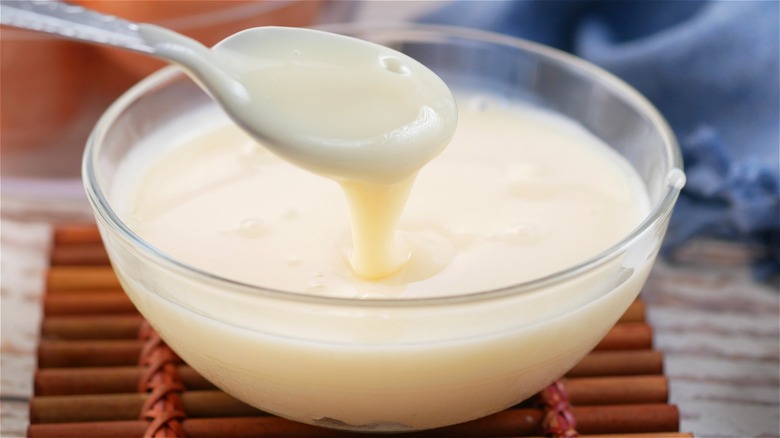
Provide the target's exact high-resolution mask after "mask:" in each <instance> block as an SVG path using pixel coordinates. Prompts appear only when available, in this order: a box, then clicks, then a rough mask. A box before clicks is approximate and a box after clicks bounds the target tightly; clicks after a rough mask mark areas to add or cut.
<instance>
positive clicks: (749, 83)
mask: <svg viewBox="0 0 780 438" xmlns="http://www.w3.org/2000/svg"><path fill="white" fill-rule="evenodd" d="M421 21H424V22H430V23H439V24H449V25H458V26H465V27H474V28H479V29H484V30H490V31H494V32H500V33H505V34H509V35H514V36H518V37H521V38H525V39H528V40H532V41H536V42H540V43H543V44H546V45H549V46H553V47H556V48H559V49H562V50H565V51H568V52H570V53H574V54H576V55H578V56H580V57H582V58H584V59H587V60H589V61H591V62H593V63H594V64H597V65H599V66H601V67H604V68H605V69H607V70H609V71H611V72H612V73H614V74H616V75H617V76H619V77H621V78H622V79H624V80H625V81H626V82H628V83H630V84H632V85H633V86H634V87H635V88H637V89H638V90H639V91H640V92H642V93H643V94H644V95H645V96H647V97H648V98H649V99H650V101H651V102H653V104H654V105H655V106H656V107H657V108H658V109H659V110H660V111H661V113H662V114H663V115H664V116H665V118H666V119H667V120H668V122H669V124H670V125H671V127H672V129H673V130H674V131H675V134H676V135H677V138H678V141H679V142H680V146H681V148H682V151H683V157H684V159H685V171H686V175H687V184H686V186H685V188H684V190H683V192H682V194H681V197H680V200H679V203H678V204H677V206H676V208H675V212H674V214H673V216H672V220H671V223H670V227H669V233H668V235H667V239H666V242H665V253H666V254H667V255H673V254H674V251H675V250H676V249H678V248H679V247H681V246H682V245H684V244H685V243H686V242H687V241H689V240H690V239H692V238H695V237H700V236H711V237H716V238H724V239H732V240H742V241H749V242H751V243H753V244H758V245H761V246H763V247H765V249H766V251H764V254H765V256H763V257H761V259H760V260H757V261H756V269H755V273H756V276H757V277H759V278H761V279H769V278H772V277H774V276H776V275H777V274H778V273H779V272H780V201H779V200H780V90H779V89H778V88H779V86H780V59H779V58H780V31H779V30H778V29H779V28H780V2H778V1H777V0H767V1H698V0H689V1H669V0H667V1H662V0H655V1H649V0H634V1H631V0H623V1H618V0H613V1H592V0H580V1H571V0H569V1H566V0H559V1H551V0H526V1H456V2H454V3H452V4H448V5H447V6H444V7H442V8H440V9H438V10H436V11H434V12H433V13H432V14H431V15H429V16H426V17H423V19H422V20H421Z"/></svg>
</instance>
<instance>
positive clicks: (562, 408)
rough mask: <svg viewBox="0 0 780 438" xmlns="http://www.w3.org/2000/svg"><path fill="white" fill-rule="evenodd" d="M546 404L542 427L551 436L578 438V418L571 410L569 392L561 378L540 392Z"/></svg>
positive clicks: (541, 399)
mask: <svg viewBox="0 0 780 438" xmlns="http://www.w3.org/2000/svg"><path fill="white" fill-rule="evenodd" d="M539 400H540V401H541V403H542V405H543V406H544V418H543V419H542V429H543V431H544V434H545V435H546V436H548V437H551V438H577V437H579V436H580V434H579V433H578V432H577V419H576V418H574V414H572V412H571V405H570V404H569V393H568V392H567V391H566V386H564V384H563V382H562V381H561V380H556V381H555V382H553V383H552V384H550V386H548V387H546V388H544V389H543V390H542V391H541V392H540V393H539Z"/></svg>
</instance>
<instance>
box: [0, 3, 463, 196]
mask: <svg viewBox="0 0 780 438" xmlns="http://www.w3.org/2000/svg"><path fill="white" fill-rule="evenodd" d="M0 23H2V24H3V25H7V26H13V27H19V28H23V29H28V30H34V31H38V32H43V33H48V34H53V35H58V36H62V37H65V38H70V39H75V40H80V41H84V42H89V43H97V44H102V45H109V46H114V47H119V48H123V49H127V50H131V51H134V52H140V53H144V54H147V55H151V56H155V57H158V58H161V59H164V60H167V61H169V62H172V63H175V64H178V65H180V66H181V67H183V68H184V70H185V71H186V72H187V73H188V74H189V75H190V76H191V77H192V78H193V79H194V80H195V81H196V82H198V84H199V85H200V86H201V87H202V88H203V89H204V90H206V91H207V92H208V93H209V94H210V95H211V96H212V97H213V98H214V99H215V100H216V101H217V102H218V103H219V104H220V105H221V106H222V107H223V109H224V110H225V111H226V113H227V114H228V116H230V117H231V118H232V119H233V120H234V121H235V122H236V123H237V124H238V125H239V126H241V127H242V128H243V129H244V130H246V131H247V132H248V133H249V134H250V135H252V136H253V137H254V138H256V139H257V140H259V141H261V142H263V143H264V145H265V146H266V147H268V148H269V149H270V150H272V151H273V152H275V153H276V154H277V155H280V156H281V157H282V158H284V159H287V160H288V161H291V162H293V163H295V164H297V165H299V166H301V167H304V168H307V169H309V170H311V171H314V172H316V173H320V174H324V175H325V176H329V177H343V178H350V179H357V180H376V181H379V182H385V180H387V181H390V180H399V179H401V178H404V177H408V176H409V175H413V174H414V173H415V172H416V171H417V170H419V168H420V167H422V165H423V164H425V163H426V162H427V161H428V160H430V159H431V158H433V157H434V156H435V155H437V154H438V153H439V152H440V151H441V150H442V149H443V148H444V146H446V144H447V142H448V141H449V139H450V137H451V136H452V134H453V132H454V128H455V121H456V119H457V110H456V106H455V102H454V99H453V98H452V94H451V93H450V92H449V89H448V88H447V87H446V85H445V84H444V83H443V82H442V81H441V80H440V79H439V78H438V77H437V76H436V75H435V74H434V73H433V72H431V71H430V70H428V69H427V68H426V67H424V66H423V65H422V64H420V63H418V62H417V61H415V60H413V59H412V58H410V57H408V56H406V55H404V54H402V53H399V52H396V51H394V50H391V49H388V48H386V47H383V46H380V45H377V44H373V43H369V42H367V41H363V40H359V39H356V38H350V37H346V36H342V35H335V34H330V33H326V32H320V31H315V30H311V29H300V28H283V27H259V28H254V29H247V30H245V31H242V32H239V33H237V34H234V35H232V36H230V37H228V38H226V39H225V40H223V41H222V42H220V43H219V44H217V45H216V46H215V47H214V48H212V49H209V48H207V47H206V46H204V45H202V44H200V43H199V42H197V41H195V40H193V39H191V38H189V37H186V36H184V35H181V34H178V33H176V32H173V31H171V30H168V29H164V28H162V27H159V26H155V25H151V24H144V23H133V22H130V21H127V20H124V19H121V18H117V17H113V16H108V15H104V14H100V13H97V12H95V11H90V10H88V9H85V8H82V7H80V6H74V5H69V4H67V3H63V2H59V1H35V0H33V1H30V0H24V1H18V0H16V1H8V0H0ZM280 50H287V52H280ZM290 53H294V54H295V55H300V54H301V53H304V54H306V55H307V56H309V57H310V58H306V57H305V56H304V57H300V56H298V57H297V58H296V57H295V56H290ZM347 53H348V54H350V56H352V55H353V54H355V53H357V54H360V56H359V57H358V58H355V57H354V56H352V57H351V58H349V57H347V58H344V57H342V56H340V54H347ZM323 54H326V55H327V56H325V55H323ZM282 58H285V59H282ZM345 59H346V61H345ZM354 59H358V62H357V63H355V62H352V63H351V64H350V62H351V61H353V60H354ZM280 63H286V64H285V65H287V66H290V65H292V66H294V67H296V68H298V67H299V66H300V68H299V70H301V71H304V74H303V75H297V76H296V79H290V81H296V80H297V81H298V82H297V83H298V84H300V85H301V86H302V87H303V86H305V87H307V88H306V90H307V93H306V94H307V95H311V97H312V98H311V99H309V100H306V99H303V100H300V99H299V100H298V101H296V102H297V103H296V104H295V105H287V106H285V105H284V104H285V103H287V102H286V101H285V100H284V99H276V100H273V99H269V97H268V96H269V95H270V94H273V93H277V91H278V90H277V89H273V85H272V84H271V83H270V81H268V82H269V83H264V82H263V81H264V80H266V79H263V78H267V77H268V75H266V76H264V74H265V73H267V72H268V71H270V70H272V69H273V67H278V65H279V64H280ZM365 65H368V66H369V67H371V68H374V70H370V71H369V70H366V71H368V73H369V74H378V75H380V76H377V77H379V78H380V79H381V80H383V81H395V83H396V84H400V87H401V88H400V89H399V90H400V92H398V93H387V92H386V91H385V92H382V87H383V86H384V85H385V82H382V83H381V86H380V87H377V86H375V85H372V84H367V85H366V86H365V87H364V89H358V88H356V87H357V86H356V85H355V83H356V82H360V81H355V80H354V78H355V77H359V76H355V72H356V71H360V69H361V68H364V66H365ZM376 65H379V66H380V68H379V70H381V69H384V70H385V71H384V72H382V71H380V72H379V73H376V70H377V69H376V68H375V67H376ZM312 66H315V67H312ZM333 71H337V73H338V71H341V72H342V73H343V75H342V76H343V77H345V78H348V79H347V80H340V79H338V78H337V80H334V81H330V82H328V81H322V80H321V79H322V77H324V76H325V75H331V76H332V73H333ZM286 73H287V70H285V71H283V75H286ZM362 73H363V72H361V74H362ZM340 74H341V73H340ZM349 75H352V76H349ZM382 75H384V76H382ZM392 76H396V77H395V78H393V77H392ZM404 76H406V77H404ZM339 81H340V82H339ZM277 84H278V82H277ZM325 87H330V88H329V89H326V88H325ZM334 87H342V88H343V89H342V90H334V89H333V88H334ZM277 88H278V87H277ZM287 89H288V90H289V87H288V88H287ZM421 90H422V91H421ZM285 92H287V91H285ZM404 93H413V97H414V98H415V99H417V100H419V108H418V109H417V110H415V112H416V113H419V114H415V115H414V116H413V117H408V118H407V119H399V118H398V117H396V119H395V120H393V118H392V117H388V118H387V119H388V120H392V122H391V123H394V124H395V125H392V126H384V125H382V126H381V129H377V130H376V132H369V133H368V134H365V132H363V133H362V134H361V135H363V136H362V137H359V138H346V139H345V138H342V137H341V136H340V135H333V133H332V132H331V131H329V128H330V127H329V126H327V125H328V124H327V123H323V122H322V120H317V119H323V118H327V117H332V118H334V119H333V120H336V119H335V117H337V116H339V114H337V113H338V112H339V111H342V110H343V109H344V108H346V109H347V110H348V109H349V108H347V107H348V105H339V102H333V106H332V107H323V109H322V111H320V110H316V111H308V112H307V111H303V110H302V109H303V108H312V107H314V106H315V105H317V102H319V101H322V99H321V98H319V97H318V94H328V95H332V96H349V95H352V96H357V97H358V99H362V101H361V104H362V103H363V101H365V100H370V99H374V100H375V101H376V102H374V103H375V104H376V105H375V106H376V107H382V106H388V108H389V109H390V111H387V108H383V111H384V112H385V113H387V114H397V113H398V112H399V111H395V112H394V111H393V107H392V105H394V104H398V105H399V110H400V109H401V107H400V105H401V103H400V102H401V101H402V99H401V98H398V99H396V98H395V96H394V95H395V94H400V95H403V94H404ZM277 94H278V93H277ZM291 94H293V93H291ZM294 94H296V95H300V94H304V93H300V92H297V93H294ZM388 94H390V98H389V99H388ZM407 97H408V96H406V97H404V98H407ZM356 100H357V99H356ZM394 100H395V101H397V102H396V103H394ZM407 102H408V99H407ZM296 106H297V107H296ZM404 109H407V110H408V108H404ZM285 111H287V113H285ZM407 112H409V111H407ZM332 113H336V114H332ZM345 115H346V116H353V117H354V114H350V113H348V112H347V113H345ZM380 119H381V118H380ZM354 122H355V123H358V120H354ZM323 126H324V128H323ZM326 128H327V129H326ZM389 143H391V144H389ZM388 145H389V146H388Z"/></svg>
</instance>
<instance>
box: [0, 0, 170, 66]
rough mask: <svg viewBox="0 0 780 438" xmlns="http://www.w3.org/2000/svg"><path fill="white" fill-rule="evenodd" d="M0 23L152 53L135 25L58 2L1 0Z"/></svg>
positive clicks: (152, 50)
mask: <svg viewBox="0 0 780 438" xmlns="http://www.w3.org/2000/svg"><path fill="white" fill-rule="evenodd" d="M0 24H4V25H7V26H12V27H18V28H22V29H27V30H34V31H37V32H43V33H48V34H53V35H59V36H63V37H66V38H71V39H76V40H80V41H84V42H91V43H97V44H107V45H111V46H116V47H121V48H123V49H128V50H133V51H136V52H141V53H146V54H150V55H151V54H154V53H155V52H156V50H155V49H154V47H152V46H151V45H149V44H148V43H147V41H146V40H145V39H144V37H143V36H142V35H141V33H140V32H139V31H138V29H139V27H138V24H136V23H133V22H131V21H127V20H123V19H121V18H117V17H114V16H111V15H105V14H100V13H98V12H94V11H90V10H88V9H84V8H82V7H80V6H74V5H70V4H67V3H63V2H60V1H50V0H49V1H40V0H22V1H20V0H11V1H9V0H0Z"/></svg>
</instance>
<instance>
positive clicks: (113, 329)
mask: <svg viewBox="0 0 780 438" xmlns="http://www.w3.org/2000/svg"><path fill="white" fill-rule="evenodd" d="M53 242H54V243H53V246H52V251H51V267H50V269H49V271H48V274H47V279H46V281H47V290H46V295H45V298H44V318H43V322H42V327H41V340H40V345H39V349H38V368H37V370H36V373H35V394H34V397H33V399H32V401H31V404H30V427H29V429H28V437H80V438H87V437H114V438H123V437H127V438H139V437H149V436H155V437H173V436H186V437H189V438H211V437H214V438H227V437H272V436H273V437H292V436H311V437H341V436H364V437H365V436H366V435H365V434H353V433H346V432H337V431H332V430H327V429H322V428H318V427H314V426H308V425H304V424H299V423H296V422H292V421H289V420H285V419H282V418H278V417H275V416H272V415H269V414H266V413H264V412H261V411H259V410H257V409H255V408H252V407H250V406H247V405H245V404H244V403H242V402H240V401H238V400H236V399H234V398H232V397H231V396H229V395H227V394H225V393H224V392H222V391H220V390H218V389H217V388H215V387H214V386H213V385H212V384H211V383H210V382H208V381H207V380H206V379H204V378H203V377H201V376H200V375H198V373H197V372H196V371H194V370H193V369H192V368H190V367H188V366H187V364H185V363H183V362H182V361H181V359H179V358H178V357H177V356H176V354H175V353H174V352H173V351H172V350H171V349H170V348H168V346H167V345H165V343H164V342H163V341H162V340H161V339H160V338H159V337H158V336H157V334H156V333H155V332H154V330H153V329H151V327H150V326H149V325H148V324H147V323H146V321H145V320H144V319H143V317H141V315H140V314H139V313H137V311H136V310H135V308H134V307H133V306H132V304H131V303H130V301H129V300H128V298H127V297H126V296H125V294H124V293H123V292H122V291H121V288H120V286H119V283H118V280H117V278H116V277H115V276H114V273H113V271H112V270H111V268H110V266H109V264H108V258H107V256H106V252H105V249H104V248H103V246H102V243H101V241H100V236H99V234H98V232H97V230H96V228H95V227H94V225H69V226H60V227H58V228H57V229H56V230H55V232H54V237H53ZM652 336H653V335H652V328H651V327H650V326H649V325H648V323H647V322H646V321H645V307H644V303H643V302H642V301H641V300H637V301H636V302H635V303H634V304H633V305H632V306H631V307H630V308H629V310H628V311H627V312H626V314H625V315H623V317H622V318H621V320H620V322H619V323H618V324H617V325H615V327H614V328H613V329H612V330H611V331H610V332H609V334H608V335H607V336H606V338H604V340H603V341H602V342H601V343H600V344H599V345H598V346H597V347H596V348H595V349H594V350H593V352H591V353H590V354H589V355H588V356H587V357H585V358H584V359H583V360H582V361H581V362H580V363H579V364H578V365H577V366H575V367H574V368H573V369H572V370H571V371H570V372H569V373H568V374H567V375H566V376H565V377H564V378H563V379H561V380H559V381H558V382H555V383H554V384H553V385H550V387H548V388H546V389H545V390H543V391H541V392H540V393H539V394H537V395H536V396H534V397H532V398H531V399H529V400H527V401H525V402H523V403H521V404H520V405H518V406H515V407H513V408H511V409H508V410H506V411H503V412H500V413H497V414H494V415H491V416H489V417H486V418H483V419H480V420H475V421H471V422H468V423H464V424H460V425H456V426H451V427H446V428H442V429H436V430H431V431H425V432H418V433H405V434H403V435H402V436H404V437H495V436H502V437H529V436H552V437H575V436H605V435H606V436H613V437H614V436H636V437H640V436H641V437H659V436H664V437H691V436H692V435H691V434H687V433H680V432H679V412H678V410H677V408H676V406H674V405H671V404H669V403H668V381H667V379H666V377H665V376H664V374H663V356H662V354H661V353H660V352H659V351H656V350H654V349H653V339H652Z"/></svg>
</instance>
